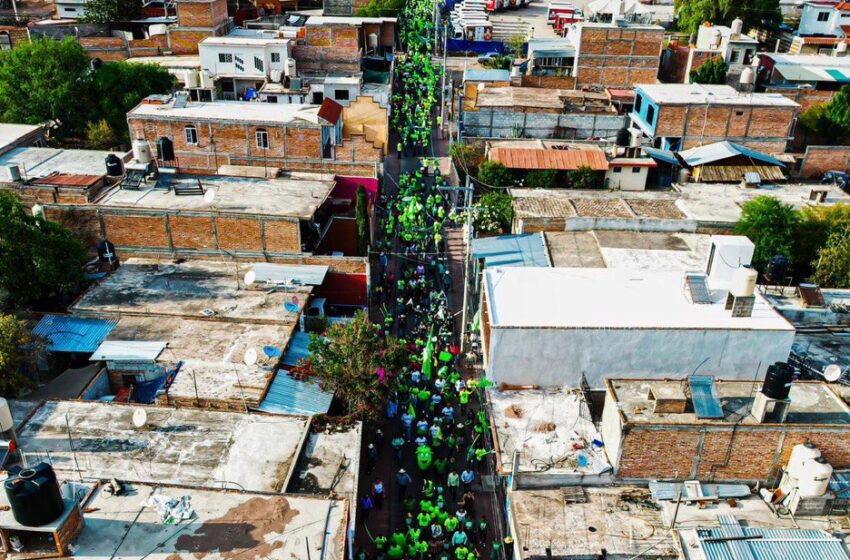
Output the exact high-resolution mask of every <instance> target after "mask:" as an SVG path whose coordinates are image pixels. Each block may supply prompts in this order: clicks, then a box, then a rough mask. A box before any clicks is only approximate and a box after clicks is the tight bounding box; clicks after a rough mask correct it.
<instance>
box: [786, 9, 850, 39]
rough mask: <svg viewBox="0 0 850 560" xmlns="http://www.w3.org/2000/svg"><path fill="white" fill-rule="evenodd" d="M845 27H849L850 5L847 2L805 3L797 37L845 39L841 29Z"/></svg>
mask: <svg viewBox="0 0 850 560" xmlns="http://www.w3.org/2000/svg"><path fill="white" fill-rule="evenodd" d="M847 26H850V4H848V3H847V2H829V1H818V2H806V3H805V4H804V5H803V11H802V14H801V15H800V25H799V26H798V28H797V35H801V36H804V37H806V36H823V37H846V36H847V33H845V32H844V31H843V29H842V27H847Z"/></svg>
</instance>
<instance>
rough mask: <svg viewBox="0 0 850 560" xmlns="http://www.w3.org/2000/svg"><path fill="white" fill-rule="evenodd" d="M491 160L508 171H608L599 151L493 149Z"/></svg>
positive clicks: (602, 153)
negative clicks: (581, 168)
mask: <svg viewBox="0 0 850 560" xmlns="http://www.w3.org/2000/svg"><path fill="white" fill-rule="evenodd" d="M490 159H491V160H492V161H498V162H499V163H501V164H502V165H504V166H505V167H507V168H508V169H557V170H559V171H572V170H575V169H578V168H579V167H582V166H587V167H590V168H591V169H594V170H596V171H605V170H606V169H608V160H607V159H606V158H605V153H604V152H601V151H598V150H535V149H530V148H493V149H492V150H490Z"/></svg>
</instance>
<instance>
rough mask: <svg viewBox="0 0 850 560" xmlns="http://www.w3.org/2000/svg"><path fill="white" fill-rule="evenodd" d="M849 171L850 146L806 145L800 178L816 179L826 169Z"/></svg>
mask: <svg viewBox="0 0 850 560" xmlns="http://www.w3.org/2000/svg"><path fill="white" fill-rule="evenodd" d="M832 170H835V171H845V172H847V171H850V146H807V147H806V153H805V155H804V156H803V163H802V165H801V167H800V178H802V179H816V178H819V177H821V176H822V175H823V174H824V173H826V172H827V171H832Z"/></svg>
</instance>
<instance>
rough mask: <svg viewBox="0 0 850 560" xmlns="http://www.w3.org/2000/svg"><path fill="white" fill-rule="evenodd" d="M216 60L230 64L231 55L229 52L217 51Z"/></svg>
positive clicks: (231, 61)
mask: <svg viewBox="0 0 850 560" xmlns="http://www.w3.org/2000/svg"><path fill="white" fill-rule="evenodd" d="M218 61H219V62H220V63H222V64H232V63H233V55H232V54H230V53H218Z"/></svg>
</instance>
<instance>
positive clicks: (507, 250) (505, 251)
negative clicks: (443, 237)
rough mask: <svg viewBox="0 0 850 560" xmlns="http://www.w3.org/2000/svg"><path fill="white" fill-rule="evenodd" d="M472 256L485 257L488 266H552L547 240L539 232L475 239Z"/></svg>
mask: <svg viewBox="0 0 850 560" xmlns="http://www.w3.org/2000/svg"><path fill="white" fill-rule="evenodd" d="M472 256H473V257H474V258H476V259H484V266H486V267H490V266H542V267H548V266H551V265H550V264H549V256H548V253H547V252H546V242H545V241H544V239H543V234H542V233H539V232H538V233H526V234H520V235H499V236H497V237H479V238H478V239H473V240H472Z"/></svg>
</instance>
